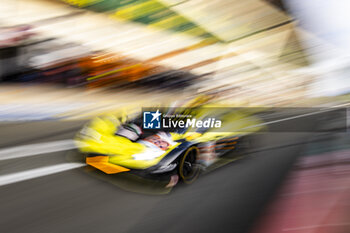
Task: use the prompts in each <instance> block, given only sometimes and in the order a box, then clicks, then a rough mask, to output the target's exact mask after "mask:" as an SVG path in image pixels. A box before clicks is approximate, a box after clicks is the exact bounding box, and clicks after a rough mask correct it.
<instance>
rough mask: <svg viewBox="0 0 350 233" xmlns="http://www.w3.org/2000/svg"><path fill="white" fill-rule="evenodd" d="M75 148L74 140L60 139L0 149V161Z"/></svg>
mask: <svg viewBox="0 0 350 233" xmlns="http://www.w3.org/2000/svg"><path fill="white" fill-rule="evenodd" d="M74 148H76V145H75V144H74V140H60V141H53V142H45V143H36V144H30V145H24V146H16V147H10V148H5V149H0V161H1V160H7V159H16V158H23V157H29V156H34V155H40V154H46V153H52V152H57V151H65V150H70V149H74Z"/></svg>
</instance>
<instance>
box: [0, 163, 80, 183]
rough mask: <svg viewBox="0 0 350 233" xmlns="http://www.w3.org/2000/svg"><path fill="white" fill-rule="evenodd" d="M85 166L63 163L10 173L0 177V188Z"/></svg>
mask: <svg viewBox="0 0 350 233" xmlns="http://www.w3.org/2000/svg"><path fill="white" fill-rule="evenodd" d="M83 166H86V164H84V163H63V164H57V165H53V166H46V167H40V168H35V169H31V170H27V171H22V172H16V173H11V174H7V175H2V176H0V186H3V185H7V184H12V183H16V182H20V181H24V180H29V179H34V178H37V177H41V176H47V175H51V174H55V173H59V172H63V171H67V170H71V169H75V168H79V167H83Z"/></svg>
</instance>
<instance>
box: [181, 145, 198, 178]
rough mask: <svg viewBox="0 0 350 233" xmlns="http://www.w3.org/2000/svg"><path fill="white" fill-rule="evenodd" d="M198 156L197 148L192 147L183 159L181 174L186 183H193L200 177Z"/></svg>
mask: <svg viewBox="0 0 350 233" xmlns="http://www.w3.org/2000/svg"><path fill="white" fill-rule="evenodd" d="M197 155H198V149H197V147H191V148H189V149H188V150H187V151H186V153H185V154H184V156H183V157H182V159H181V162H180V170H179V173H180V176H181V178H182V179H183V181H184V182H185V183H191V182H193V181H194V180H195V178H197V176H198V175H199V167H198V165H197V163H196V160H197Z"/></svg>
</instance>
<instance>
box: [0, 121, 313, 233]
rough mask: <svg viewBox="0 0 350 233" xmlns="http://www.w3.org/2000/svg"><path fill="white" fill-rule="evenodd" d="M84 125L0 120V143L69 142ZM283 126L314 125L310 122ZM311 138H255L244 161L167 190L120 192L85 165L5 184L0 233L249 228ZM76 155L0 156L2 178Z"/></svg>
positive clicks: (1, 189)
mask: <svg viewBox="0 0 350 233" xmlns="http://www.w3.org/2000/svg"><path fill="white" fill-rule="evenodd" d="M83 123H84V122H79V121H76V122H74V121H73V122H69V121H67V122H63V121H62V122H58V121H57V122H56V121H49V122H31V123H2V124H1V125H0V138H1V140H0V148H9V147H17V146H20V145H28V144H34V143H42V142H50V141H57V140H64V139H72V138H73V136H74V134H75V133H76V131H77V130H78V129H79V128H80V127H81V126H82V124H83ZM283 124H297V125H299V126H300V125H302V126H305V127H306V128H307V127H309V128H313V127H314V125H315V121H313V120H310V119H309V120H308V119H296V120H292V121H289V122H284V123H283ZM273 127H276V128H277V129H278V127H280V126H279V125H278V124H276V125H274V126H273ZM314 135H315V133H310V132H309V133H307V132H284V133H283V132H271V133H267V132H266V133H262V134H259V135H255V136H254V139H253V142H254V144H253V145H252V146H251V148H250V151H248V152H247V154H246V155H245V156H244V158H243V159H240V160H238V161H236V162H233V163H229V164H226V165H224V166H222V167H220V168H218V169H215V170H213V171H211V172H209V173H207V174H203V175H202V176H200V178H199V179H198V180H197V181H196V182H195V183H193V184H191V185H184V184H179V185H177V186H176V187H175V188H174V189H172V190H171V191H170V193H168V194H164V195H160V194H157V195H152V194H145V193H142V192H138V191H139V190H138V191H130V190H125V188H122V187H121V186H119V185H116V184H114V183H113V182H108V181H106V180H104V179H103V178H102V179H101V175H99V176H94V175H91V173H93V172H94V171H91V168H88V167H82V168H77V169H71V170H67V171H64V172H59V173H56V174H52V175H46V176H41V177H38V178H34V179H29V180H25V181H22V182H16V183H12V184H7V185H3V186H0V232H4V233H15V232H19V233H23V232H26V233H34V232H35V233H38V232H45V233H47V232H50V233H54V232H58V233H62V232H84V233H90V232H91V233H96V232H104V233H108V232H113V233H116V232H126V233H133V232H145V233H147V232H156V233H158V232H159V233H175V232H249V230H250V229H251V228H252V227H253V226H254V223H255V222H256V220H257V219H258V217H259V215H260V214H261V213H262V211H263V209H264V207H265V206H266V204H267V203H268V202H269V201H270V200H271V199H272V198H273V195H274V193H275V192H276V190H277V188H278V187H279V186H280V185H281V183H282V182H283V179H284V178H285V176H286V175H287V173H288V171H289V170H290V169H291V167H292V166H293V163H294V162H295V161H296V159H297V157H298V156H299V155H300V154H301V153H302V152H303V150H304V149H305V146H307V144H308V141H310V140H313V139H314V138H315V137H314ZM75 154H76V152H75V150H74V149H73V150H65V151H58V152H53V153H45V154H39V155H34V156H29V157H25V158H15V159H9V160H4V161H0V177H1V175H6V174H8V173H13V172H18V171H23V170H30V169H35V168H37V167H42V166H51V165H55V164H60V163H66V162H67V160H70V159H71V158H72V157H73V158H74V156H75ZM72 155H73V156H72ZM112 179H113V178H112ZM116 179H118V177H116Z"/></svg>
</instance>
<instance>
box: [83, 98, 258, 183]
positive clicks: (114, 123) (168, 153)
mask: <svg viewBox="0 0 350 233" xmlns="http://www.w3.org/2000/svg"><path fill="white" fill-rule="evenodd" d="M197 102H198V101H197ZM217 106H218V105H213V104H210V105H207V104H202V103H201V104H198V106H195V107H193V105H192V106H191V108H184V107H168V108H162V109H161V111H160V110H159V108H158V109H157V110H158V112H163V116H160V113H158V115H156V116H153V117H155V118H157V117H163V118H166V117H169V116H170V118H168V119H167V120H168V121H170V120H171V121H181V120H183V121H186V120H187V121H189V122H190V124H181V125H183V126H184V127H173V128H160V129H157V128H155V129H146V128H145V126H146V125H145V124H144V121H145V119H144V117H145V114H144V113H145V112H143V114H129V115H128V114H126V113H124V114H107V115H105V116H101V117H97V118H95V119H94V120H92V121H91V122H89V123H88V124H87V125H85V126H84V128H83V129H82V130H81V131H80V132H79V133H78V134H77V137H76V142H77V145H78V147H79V150H80V151H81V152H82V153H83V154H84V155H86V163H87V164H88V165H90V166H92V167H95V168H97V169H98V170H101V171H103V172H104V173H106V174H116V173H121V172H128V173H132V174H136V175H138V176H141V177H144V178H150V179H168V180H169V179H170V180H169V185H175V184H176V183H177V182H178V181H179V180H182V181H183V182H184V183H192V182H193V181H194V180H196V179H197V177H198V175H199V174H200V172H201V171H203V170H205V169H207V168H208V167H209V166H211V165H212V164H214V163H215V162H216V161H218V160H219V159H220V158H222V157H223V156H224V155H225V154H226V153H227V152H229V151H232V150H235V149H238V148H239V147H240V143H243V142H244V138H246V137H247V136H248V135H250V134H252V133H253V132H256V131H259V130H260V129H261V127H262V126H261V124H260V123H261V122H260V120H259V119H258V118H256V117H254V116H253V115H251V113H248V112H245V111H244V110H240V109H235V108H229V107H223V106H220V107H217ZM153 114H155V113H153ZM187 116H191V119H187ZM213 119H215V120H216V121H217V122H218V121H220V127H217V128H215V127H212V126H213V123H208V124H207V125H206V127H198V124H195V123H194V122H195V120H197V122H198V121H199V120H202V123H203V122H205V121H213ZM164 122H165V121H164ZM191 123H192V124H191ZM204 124H205V123H203V124H202V125H204ZM179 125H180V124H179Z"/></svg>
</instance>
